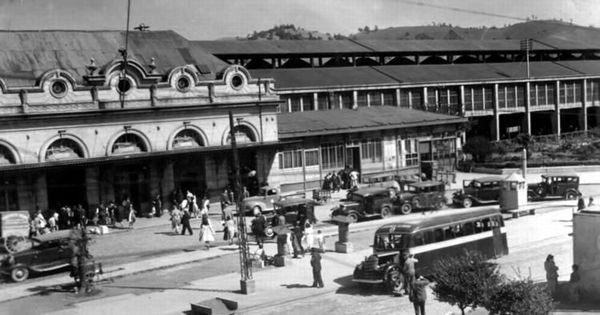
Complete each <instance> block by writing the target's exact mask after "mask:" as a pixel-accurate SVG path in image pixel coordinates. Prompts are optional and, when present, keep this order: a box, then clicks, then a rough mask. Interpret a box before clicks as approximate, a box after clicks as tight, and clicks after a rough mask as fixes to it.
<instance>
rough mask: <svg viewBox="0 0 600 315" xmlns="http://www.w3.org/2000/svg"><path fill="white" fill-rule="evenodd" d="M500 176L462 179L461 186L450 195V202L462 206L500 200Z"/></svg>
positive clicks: (491, 202) (492, 202) (485, 203)
mask: <svg viewBox="0 0 600 315" xmlns="http://www.w3.org/2000/svg"><path fill="white" fill-rule="evenodd" d="M502 180H503V178H502V177H501V176H486V177H480V178H476V179H473V180H464V181H463V188H462V189H460V190H458V191H457V192H455V193H454V194H453V195H452V203H453V204H454V205H457V206H462V207H463V208H469V207H471V206H472V205H473V204H476V205H487V204H494V203H498V201H499V200H500V187H501V182H502Z"/></svg>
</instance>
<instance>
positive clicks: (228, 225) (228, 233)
mask: <svg viewBox="0 0 600 315" xmlns="http://www.w3.org/2000/svg"><path fill="white" fill-rule="evenodd" d="M223 227H224V230H223V240H225V241H229V245H232V244H233V238H234V237H236V236H237V227H236V226H235V221H233V218H232V217H230V216H228V217H227V218H226V220H225V222H224V223H223Z"/></svg>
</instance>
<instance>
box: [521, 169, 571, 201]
mask: <svg viewBox="0 0 600 315" xmlns="http://www.w3.org/2000/svg"><path fill="white" fill-rule="evenodd" d="M580 194H581V193H580V192H579V176H577V175H565V174H560V175H542V181H541V182H540V183H537V184H529V185H528V186H527V198H528V199H531V200H540V199H544V198H546V197H562V198H565V199H567V200H573V199H576V198H577V197H578V196H579V195H580Z"/></svg>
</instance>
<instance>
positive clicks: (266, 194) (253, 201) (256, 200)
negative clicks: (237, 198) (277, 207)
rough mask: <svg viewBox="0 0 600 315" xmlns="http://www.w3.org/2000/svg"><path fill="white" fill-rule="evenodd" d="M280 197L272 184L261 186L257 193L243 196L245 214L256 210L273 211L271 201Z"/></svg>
mask: <svg viewBox="0 0 600 315" xmlns="http://www.w3.org/2000/svg"><path fill="white" fill-rule="evenodd" d="M280 199H282V197H281V196H280V194H279V189H277V188H276V187H272V186H263V187H261V188H260V189H259V190H258V195H256V196H252V197H248V198H244V201H243V205H242V207H243V209H244V212H245V213H246V214H249V215H251V214H253V213H254V212H256V211H259V212H263V213H264V212H269V211H273V203H274V202H276V201H278V200H280Z"/></svg>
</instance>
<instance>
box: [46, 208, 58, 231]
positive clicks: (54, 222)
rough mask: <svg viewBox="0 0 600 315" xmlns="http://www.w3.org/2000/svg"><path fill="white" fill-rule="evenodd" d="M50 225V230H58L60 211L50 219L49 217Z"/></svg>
mask: <svg viewBox="0 0 600 315" xmlns="http://www.w3.org/2000/svg"><path fill="white" fill-rule="evenodd" d="M48 227H49V228H50V232H54V231H58V213H57V212H54V213H53V214H52V216H51V217H50V219H48Z"/></svg>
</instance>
